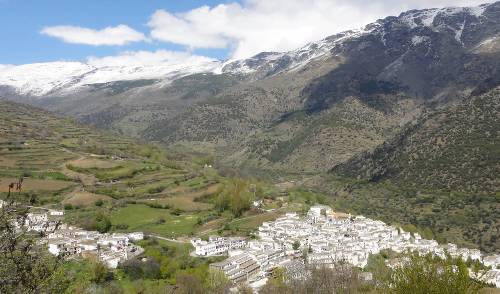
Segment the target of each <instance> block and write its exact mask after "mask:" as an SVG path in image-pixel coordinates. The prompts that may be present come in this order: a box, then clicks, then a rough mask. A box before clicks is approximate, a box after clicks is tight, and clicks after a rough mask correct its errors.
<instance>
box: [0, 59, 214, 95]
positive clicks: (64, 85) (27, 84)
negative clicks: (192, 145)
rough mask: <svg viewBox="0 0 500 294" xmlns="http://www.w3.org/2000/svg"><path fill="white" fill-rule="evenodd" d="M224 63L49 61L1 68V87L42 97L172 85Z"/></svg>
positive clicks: (203, 61) (199, 61) (207, 60)
mask: <svg viewBox="0 0 500 294" xmlns="http://www.w3.org/2000/svg"><path fill="white" fill-rule="evenodd" d="M220 65H221V62H219V61H217V60H213V59H209V58H196V59H191V60H190V61H189V62H172V61H170V62H160V63H158V64H150V65H140V64H131V65H107V64H104V65H101V64H92V63H82V62H64V61H60V62H47V63H33V64H25V65H19V66H14V65H2V66H0V85H3V86H7V87H11V88H12V89H13V91H14V92H15V93H16V94H19V95H25V96H32V97H41V96H45V95H49V94H54V93H58V94H61V93H68V92H71V91H75V90H77V89H78V88H80V87H84V86H87V85H92V84H102V83H109V82H115V81H130V80H142V79H158V80H161V81H163V82H169V81H171V80H174V79H176V78H179V77H183V76H187V75H190V74H194V73H199V72H211V71H214V70H216V69H217V68H219V67H220Z"/></svg>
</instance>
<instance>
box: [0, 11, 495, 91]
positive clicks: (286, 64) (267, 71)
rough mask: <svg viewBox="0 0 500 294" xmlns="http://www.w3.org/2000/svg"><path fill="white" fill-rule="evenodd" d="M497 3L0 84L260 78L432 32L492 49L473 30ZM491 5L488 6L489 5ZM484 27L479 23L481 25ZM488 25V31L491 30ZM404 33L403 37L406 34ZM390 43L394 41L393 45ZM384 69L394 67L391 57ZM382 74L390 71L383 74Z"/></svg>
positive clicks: (12, 69)
mask: <svg viewBox="0 0 500 294" xmlns="http://www.w3.org/2000/svg"><path fill="white" fill-rule="evenodd" d="M498 4H499V3H498V2H497V3H494V4H484V5H480V6H477V7H453V8H441V9H424V10H410V11H407V12H404V13H402V14H401V15H399V16H398V17H387V18H385V19H381V20H378V21H376V22H374V23H371V24H368V25H367V26H365V27H364V28H361V29H357V30H351V31H346V32H342V33H339V34H336V35H333V36H330V37H327V38H325V39H323V40H320V41H318V42H312V43H309V44H306V45H305V46H303V47H302V48H299V49H296V50H292V51H289V52H262V53H259V54H257V55H255V56H253V57H251V58H247V59H242V60H229V61H226V62H223V61H219V60H215V59H210V58H206V57H200V56H196V57H194V58H188V59H186V58H181V59H180V60H175V58H170V59H168V60H166V61H160V62H156V63H155V62H150V63H148V64H147V65H144V64H140V63H134V62H132V63H128V62H127V64H125V65H124V64H119V63H117V62H95V61H92V60H89V61H88V62H85V63H84V62H48V63H35V64H25V65H19V66H13V65H0V87H3V88H7V90H9V91H10V92H11V93H15V94H17V95H21V96H28V97H43V96H57V95H59V96H61V95H62V96H64V95H68V94H71V93H74V92H75V91H78V89H80V88H85V86H88V85H93V84H103V83H109V82H116V81H131V80H144V79H151V80H158V81H160V82H161V83H162V85H165V84H168V83H170V82H171V81H173V80H176V79H178V78H181V77H184V76H188V75H191V74H195V73H213V74H223V73H229V74H237V75H243V76H248V77H250V80H255V79H262V78H266V77H269V76H273V75H276V74H279V73H282V72H287V71H294V70H298V69H300V68H302V67H303V66H305V65H307V64H309V63H310V62H311V61H313V60H319V59H327V58H329V57H331V56H334V55H348V53H347V51H348V50H352V49H353V48H351V47H349V46H350V45H349V44H353V42H354V43H355V42H356V41H358V42H363V41H366V40H367V39H370V40H372V39H374V38H375V39H378V40H379V41H381V43H382V44H383V46H384V50H388V51H395V50H407V49H405V48H398V47H397V46H401V44H400V43H399V41H400V40H408V41H407V44H405V45H404V46H412V47H416V46H429V44H430V42H432V39H433V38H435V37H434V36H435V34H439V33H445V34H448V35H452V36H453V38H454V40H455V41H456V43H457V44H459V45H460V46H462V47H463V48H468V49H470V50H475V51H477V52H483V53H484V52H495V51H497V50H498V48H499V47H500V33H498V32H496V33H495V32H494V31H491V32H486V33H485V32H483V31H481V32H478V31H477V29H478V27H479V25H480V24H482V23H483V22H485V21H489V22H492V19H494V18H495V17H497V15H496V13H497V10H496V9H495V7H497V6H498ZM489 8H492V9H489ZM483 27H484V25H483ZM494 29H495V28H494V26H493V28H492V30H494ZM408 34H409V35H408ZM395 42H396V43H397V44H395ZM395 62H396V63H394V64H393V65H392V67H390V68H389V69H395V68H396V67H397V64H398V62H397V61H395ZM384 75H385V76H386V77H387V76H388V75H390V73H388V72H386V73H384Z"/></svg>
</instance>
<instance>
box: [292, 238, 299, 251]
mask: <svg viewBox="0 0 500 294" xmlns="http://www.w3.org/2000/svg"><path fill="white" fill-rule="evenodd" d="M292 248H293V250H297V249H299V248H300V242H299V241H297V240H295V241H294V242H293V244H292Z"/></svg>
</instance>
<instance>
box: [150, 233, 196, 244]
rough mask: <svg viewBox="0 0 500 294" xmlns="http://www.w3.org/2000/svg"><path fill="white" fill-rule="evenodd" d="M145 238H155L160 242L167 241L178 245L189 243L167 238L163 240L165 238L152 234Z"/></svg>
mask: <svg viewBox="0 0 500 294" xmlns="http://www.w3.org/2000/svg"><path fill="white" fill-rule="evenodd" d="M147 236H148V237H152V238H156V239H160V240H165V241H169V242H174V243H179V244H189V243H190V242H189V241H182V240H177V239H169V238H165V237H162V236H158V235H154V234H149V235H147Z"/></svg>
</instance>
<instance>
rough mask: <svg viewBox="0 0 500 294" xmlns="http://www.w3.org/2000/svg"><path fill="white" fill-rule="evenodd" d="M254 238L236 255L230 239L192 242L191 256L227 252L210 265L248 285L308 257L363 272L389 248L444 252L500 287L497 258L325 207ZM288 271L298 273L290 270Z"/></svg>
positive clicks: (269, 226) (265, 228) (290, 216)
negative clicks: (480, 269)
mask: <svg viewBox="0 0 500 294" xmlns="http://www.w3.org/2000/svg"><path fill="white" fill-rule="evenodd" d="M258 236H259V240H252V241H249V242H246V244H242V242H241V241H239V243H238V248H239V249H240V250H239V251H238V252H231V251H230V250H232V248H231V246H230V245H229V244H231V242H230V241H229V240H230V239H224V238H222V239H221V238H211V239H210V240H209V241H208V242H207V241H201V240H194V241H193V245H194V246H195V249H196V251H195V252H196V253H197V254H198V253H201V254H199V255H203V256H207V255H219V254H221V253H222V252H227V251H229V253H230V256H231V257H229V258H228V259H227V260H225V261H223V262H219V263H216V264H212V265H211V266H212V267H213V268H217V269H220V270H223V271H224V272H225V273H226V275H227V276H228V277H229V278H230V279H231V280H233V281H235V282H239V281H243V280H246V281H248V282H249V283H250V285H252V282H254V281H257V280H259V279H264V278H265V276H266V273H269V271H270V270H271V269H273V268H274V267H277V266H282V267H285V269H287V270H290V267H291V266H293V267H297V264H298V263H297V262H296V259H297V257H298V256H300V258H303V257H302V256H306V257H305V258H303V259H302V262H303V263H304V264H307V265H308V266H333V265H334V264H336V263H338V262H341V261H342V262H348V263H350V264H352V265H354V266H357V267H361V268H363V267H365V266H366V265H367V263H368V257H369V255H370V254H377V253H379V252H380V251H381V250H384V249H390V250H392V251H395V252H398V253H401V252H404V251H408V250H410V251H417V252H419V253H422V254H426V253H432V254H434V255H437V256H440V257H443V258H444V257H445V256H446V253H448V254H450V255H451V256H453V257H459V256H461V258H463V259H464V260H467V259H469V258H470V259H472V260H479V261H481V262H483V263H484V264H485V265H487V266H491V268H492V270H490V271H489V272H488V273H487V274H486V275H485V277H486V278H485V281H487V282H488V283H491V284H495V285H496V286H497V287H500V271H498V270H497V267H499V266H500V255H493V256H487V257H483V256H482V254H481V252H480V251H479V250H477V249H467V248H458V247H457V246H456V245H455V244H447V245H439V244H438V243H437V242H436V241H435V240H426V239H423V238H421V237H420V235H419V234H418V233H414V234H410V233H409V232H405V231H403V230H402V229H398V228H395V227H392V226H389V225H387V224H385V223H383V222H381V221H376V220H372V219H369V218H366V217H363V216H352V215H349V214H342V213H335V212H333V210H332V209H331V208H330V207H329V206H324V205H316V206H313V207H311V209H310V210H309V212H308V214H307V216H306V217H305V218H301V217H299V216H298V215H297V214H295V213H287V214H286V215H285V216H283V217H281V218H278V219H276V220H275V221H273V222H264V223H263V224H262V225H261V226H260V227H259V230H258ZM223 240H226V241H223ZM216 244H219V245H216ZM220 244H225V245H220ZM297 246H298V247H299V248H297ZM300 252H307V254H300ZM291 272H296V273H297V271H293V269H292V270H291ZM298 274H299V275H300V273H298Z"/></svg>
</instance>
